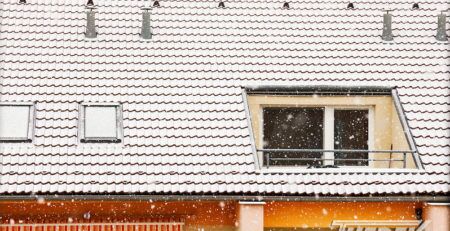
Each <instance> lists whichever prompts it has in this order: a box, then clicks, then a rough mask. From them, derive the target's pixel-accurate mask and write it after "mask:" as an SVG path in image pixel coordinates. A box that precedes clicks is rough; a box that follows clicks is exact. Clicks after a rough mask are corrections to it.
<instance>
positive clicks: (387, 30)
mask: <svg viewBox="0 0 450 231" xmlns="http://www.w3.org/2000/svg"><path fill="white" fill-rule="evenodd" d="M381 38H382V39H383V40H384V41H392V40H394V36H393V35H392V15H390V14H389V11H386V14H384V16H383V34H382V35H381Z"/></svg>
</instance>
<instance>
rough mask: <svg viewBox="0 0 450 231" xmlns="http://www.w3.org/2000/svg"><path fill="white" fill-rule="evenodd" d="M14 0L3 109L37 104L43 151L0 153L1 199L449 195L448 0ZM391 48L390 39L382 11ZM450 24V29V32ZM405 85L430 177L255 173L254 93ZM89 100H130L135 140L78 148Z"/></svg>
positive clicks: (10, 0)
mask: <svg viewBox="0 0 450 231" xmlns="http://www.w3.org/2000/svg"><path fill="white" fill-rule="evenodd" d="M18 2H19V0H3V1H2V3H0V4H1V8H0V13H1V35H0V36H1V37H0V48H1V50H0V53H1V59H0V75H1V95H0V97H1V98H0V101H2V102H13V101H21V102H36V124H35V126H36V129H35V138H34V142H33V143H32V144H17V143H16V144H6V143H2V144H0V145H1V146H0V152H1V156H0V162H1V165H0V172H1V175H0V193H11V194H16V193H100V194H102V193H155V194H157V193H163V194H182V193H194V194H195V193H206V194H209V193H221V194H235V193H249V194H256V193H267V194H299V195H300V194H301V195H313V194H327V195H343V194H347V195H348V194H353V195H366V194H377V193H379V194H384V193H395V194H406V193H424V194H427V193H448V192H449V185H450V176H449V170H450V164H449V161H448V160H449V158H450V144H449V143H450V142H449V139H450V119H449V112H450V106H449V105H450V103H449V95H450V92H449V74H450V71H449V52H450V48H449V44H448V43H443V42H439V41H437V40H436V39H435V37H434V36H435V35H436V28H437V15H438V14H439V13H440V11H441V10H442V9H446V8H448V2H446V1H445V0H432V1H426V2H419V5H420V9H418V10H413V9H412V2H408V1H402V0H394V1H386V0H379V1H358V2H354V5H355V9H347V4H348V1H339V0H337V1H336V0H317V1H302V0H293V1H289V3H290V9H282V6H283V3H284V1H282V0H267V1H263V0H229V1H226V2H225V8H219V7H218V3H219V2H218V1H208V0H199V1H185V0H162V1H160V5H161V6H160V7H157V8H153V9H152V11H151V20H152V21H151V26H152V32H153V37H152V39H150V40H144V39H142V38H140V37H139V32H140V26H141V18H142V14H141V12H142V10H141V7H142V6H143V4H144V1H132V0H114V1H113V0H110V1H106V0H94V3H95V4H96V6H97V7H98V8H97V9H96V11H97V14H96V18H97V21H96V24H97V30H98V36H97V38H96V39H86V38H85V36H84V31H85V25H86V10H85V6H84V4H86V1H83V0H39V1H38V0H27V4H18ZM388 9H389V10H391V14H392V15H393V25H392V28H393V34H394V41H393V42H384V41H383V40H382V39H381V33H382V27H383V25H382V22H383V13H384V10H388ZM448 24H449V22H448V20H447V25H448ZM257 85H346V86H350V85H355V86H358V85H361V86H366V85H373V86H397V90H398V92H399V96H400V100H401V102H402V104H403V107H404V110H405V113H406V117H407V120H408V123H409V125H410V128H411V132H412V135H413V137H414V139H415V142H416V144H417V147H418V150H419V152H420V157H421V160H422V162H423V165H424V168H425V169H424V171H420V170H417V171H413V172H367V173H352V172H351V171H345V172H329V173H324V172H297V173H295V172H294V173H283V172H267V171H265V172H261V171H258V170H256V168H255V163H254V158H253V153H252V147H251V139H250V132H249V127H248V126H249V124H248V122H247V118H246V113H245V108H244V101H243V98H242V87H244V86H257ZM80 102H120V103H122V107H123V117H124V118H123V119H124V121H123V126H124V129H123V131H124V140H123V143H122V144H80V143H79V142H78V138H77V117H78V107H79V103H80Z"/></svg>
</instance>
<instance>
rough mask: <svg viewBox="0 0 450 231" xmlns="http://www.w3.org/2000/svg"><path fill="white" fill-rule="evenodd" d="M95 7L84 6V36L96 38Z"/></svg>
mask: <svg viewBox="0 0 450 231" xmlns="http://www.w3.org/2000/svg"><path fill="white" fill-rule="evenodd" d="M94 9H95V7H92V6H86V10H87V11H86V32H85V36H86V38H97V30H96V29H95V10H94Z"/></svg>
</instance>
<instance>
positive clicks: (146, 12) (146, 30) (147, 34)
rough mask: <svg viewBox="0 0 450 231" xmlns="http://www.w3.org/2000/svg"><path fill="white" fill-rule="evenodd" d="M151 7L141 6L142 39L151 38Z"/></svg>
mask: <svg viewBox="0 0 450 231" xmlns="http://www.w3.org/2000/svg"><path fill="white" fill-rule="evenodd" d="M151 9H152V8H151V7H143V8H142V28H141V38H143V39H151V38H152V30H151V25H150V11H151Z"/></svg>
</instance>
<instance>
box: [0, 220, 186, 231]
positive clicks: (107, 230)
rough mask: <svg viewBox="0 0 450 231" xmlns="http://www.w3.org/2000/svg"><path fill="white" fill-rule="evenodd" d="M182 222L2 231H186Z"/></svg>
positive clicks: (5, 230)
mask: <svg viewBox="0 0 450 231" xmlns="http://www.w3.org/2000/svg"><path fill="white" fill-rule="evenodd" d="M184 230H185V224H184V222H181V221H170V222H139V223H114V222H113V223H49V224H45V223H44V224H39V223H35V224H1V225H0V231H184Z"/></svg>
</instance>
